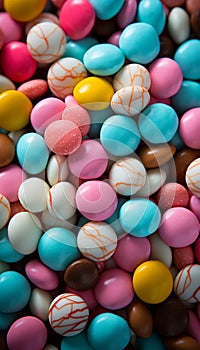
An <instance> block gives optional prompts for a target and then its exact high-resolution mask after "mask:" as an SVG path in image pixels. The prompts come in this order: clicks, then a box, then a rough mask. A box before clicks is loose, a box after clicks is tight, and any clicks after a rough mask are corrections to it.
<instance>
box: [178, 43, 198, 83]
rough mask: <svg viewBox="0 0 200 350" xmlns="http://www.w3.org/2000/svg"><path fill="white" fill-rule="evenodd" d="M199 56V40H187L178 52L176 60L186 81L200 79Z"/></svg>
mask: <svg viewBox="0 0 200 350" xmlns="http://www.w3.org/2000/svg"><path fill="white" fill-rule="evenodd" d="M199 54H200V42H199V40H197V39H191V40H186V41H185V42H184V43H183V44H181V45H180V46H179V47H178V49H177V50H176V52H175V55H174V60H175V61H176V62H177V63H178V64H179V66H180V68H181V70H182V72H183V77H184V78H185V79H191V80H198V79H200V68H199V64H198V62H199V61H198V57H199Z"/></svg>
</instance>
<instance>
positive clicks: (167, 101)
mask: <svg viewBox="0 0 200 350" xmlns="http://www.w3.org/2000/svg"><path fill="white" fill-rule="evenodd" d="M153 103H164V104H166V105H168V106H170V105H171V101H170V98H169V97H168V98H160V97H159V98H158V97H154V96H152V95H151V96H150V102H149V105H152V104H153Z"/></svg>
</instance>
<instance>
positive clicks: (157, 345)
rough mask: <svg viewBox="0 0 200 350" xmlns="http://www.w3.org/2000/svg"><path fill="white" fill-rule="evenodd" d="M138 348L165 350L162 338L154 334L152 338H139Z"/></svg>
mask: <svg viewBox="0 0 200 350" xmlns="http://www.w3.org/2000/svg"><path fill="white" fill-rule="evenodd" d="M136 348H137V349H138V350H151V349H152V350H165V349H166V348H165V346H164V344H163V342H162V339H161V337H160V336H159V335H158V334H157V333H155V332H152V334H151V336H150V337H148V338H139V337H138V338H137V343H136Z"/></svg>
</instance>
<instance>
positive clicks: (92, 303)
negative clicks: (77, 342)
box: [65, 276, 98, 350]
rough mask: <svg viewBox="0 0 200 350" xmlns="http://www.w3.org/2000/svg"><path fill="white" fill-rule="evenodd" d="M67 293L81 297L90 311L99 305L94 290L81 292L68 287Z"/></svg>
mask: <svg viewBox="0 0 200 350" xmlns="http://www.w3.org/2000/svg"><path fill="white" fill-rule="evenodd" d="M79 277H80V276H79ZM65 292H67V293H73V294H76V295H79V296H80V297H81V298H82V299H83V300H85V302H86V304H87V306H88V308H89V310H93V309H94V308H96V306H97V305H98V304H97V301H96V298H95V295H94V290H93V289H87V290H83V291H80V290H77V289H73V288H70V287H68V286H66V288H65ZM77 350H78V349H77Z"/></svg>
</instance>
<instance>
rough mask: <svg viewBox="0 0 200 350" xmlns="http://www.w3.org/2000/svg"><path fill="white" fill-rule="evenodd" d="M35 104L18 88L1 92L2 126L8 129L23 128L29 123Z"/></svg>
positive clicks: (0, 123)
mask: <svg viewBox="0 0 200 350" xmlns="http://www.w3.org/2000/svg"><path fill="white" fill-rule="evenodd" d="M32 108H33V105H32V103H31V101H30V100H29V98H28V97H26V96H25V95H24V94H23V93H22V92H19V91H16V90H6V91H4V92H2V93H1V94H0V128H2V129H5V130H8V131H17V130H20V129H23V128H24V127H25V126H26V125H27V124H28V123H29V117H30V113H31V110H32Z"/></svg>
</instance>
